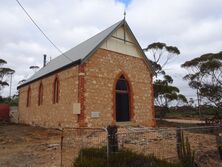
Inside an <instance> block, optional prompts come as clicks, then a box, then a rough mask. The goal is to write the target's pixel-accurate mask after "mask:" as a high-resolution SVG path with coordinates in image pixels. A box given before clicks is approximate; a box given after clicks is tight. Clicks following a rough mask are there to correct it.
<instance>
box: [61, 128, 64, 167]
mask: <svg viewBox="0 0 222 167" xmlns="http://www.w3.org/2000/svg"><path fill="white" fill-rule="evenodd" d="M61 131H62V134H61V143H60V146H61V147H60V149H61V153H60V159H61V162H60V163H61V164H60V165H61V167H62V166H63V164H62V163H63V162H62V158H63V157H62V151H63V137H64V136H63V129H61Z"/></svg>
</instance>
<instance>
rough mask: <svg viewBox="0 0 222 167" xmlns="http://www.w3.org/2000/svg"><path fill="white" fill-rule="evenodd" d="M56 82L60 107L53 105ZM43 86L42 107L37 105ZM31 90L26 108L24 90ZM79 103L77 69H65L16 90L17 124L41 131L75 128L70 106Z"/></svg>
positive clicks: (75, 124)
mask: <svg viewBox="0 0 222 167" xmlns="http://www.w3.org/2000/svg"><path fill="white" fill-rule="evenodd" d="M56 76H57V77H58V79H59V88H60V94H59V103H55V104H53V101H52V99H53V83H54V79H55V77H56ZM41 82H42V84H43V104H42V105H38V89H39V85H40V83H41ZM29 86H30V87H31V103H30V106H29V107H27V106H26V100H27V90H28V87H29ZM77 102H78V66H75V67H72V68H69V69H66V70H64V71H62V72H59V73H56V74H54V75H51V76H49V77H46V78H44V79H42V80H39V81H36V82H33V83H31V84H29V85H27V86H24V87H22V88H20V89H19V122H20V123H25V124H30V125H38V126H43V127H67V126H69V127H74V126H75V127H78V116H77V115H76V114H73V103H77Z"/></svg>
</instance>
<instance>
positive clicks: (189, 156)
mask: <svg viewBox="0 0 222 167" xmlns="http://www.w3.org/2000/svg"><path fill="white" fill-rule="evenodd" d="M179 138H180V140H181V141H180V143H177V144H179V145H178V148H179V149H178V158H179V159H180V161H181V163H182V164H183V166H184V167H193V166H194V164H195V163H194V158H195V152H194V151H192V150H191V147H190V143H189V140H188V138H187V137H186V139H185V138H184V134H183V131H181V133H180V136H179Z"/></svg>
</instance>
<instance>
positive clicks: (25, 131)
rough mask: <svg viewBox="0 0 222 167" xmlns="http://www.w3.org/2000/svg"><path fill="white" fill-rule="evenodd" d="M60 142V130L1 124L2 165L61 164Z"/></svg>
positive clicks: (0, 164)
mask: <svg viewBox="0 0 222 167" xmlns="http://www.w3.org/2000/svg"><path fill="white" fill-rule="evenodd" d="M59 143H60V131H58V130H54V129H44V128H40V127H31V126H25V125H15V124H1V125H0V167H23V166H24V167H37V166H42V167H49V166H59V165H60V145H59ZM52 144H53V145H52Z"/></svg>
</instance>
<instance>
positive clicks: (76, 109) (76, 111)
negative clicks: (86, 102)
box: [73, 103, 80, 114]
mask: <svg viewBox="0 0 222 167" xmlns="http://www.w3.org/2000/svg"><path fill="white" fill-rule="evenodd" d="M73 114H80V103H73Z"/></svg>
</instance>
